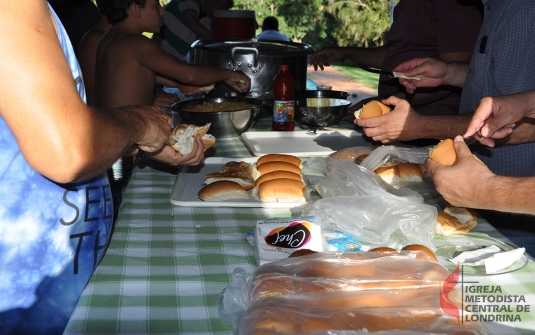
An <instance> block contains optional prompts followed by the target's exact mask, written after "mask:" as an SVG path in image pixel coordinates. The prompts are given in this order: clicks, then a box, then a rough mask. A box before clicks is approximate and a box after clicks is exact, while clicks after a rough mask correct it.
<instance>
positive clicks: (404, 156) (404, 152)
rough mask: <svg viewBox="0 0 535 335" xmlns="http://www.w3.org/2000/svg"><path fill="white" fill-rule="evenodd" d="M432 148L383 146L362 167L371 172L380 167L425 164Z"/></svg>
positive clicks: (373, 152) (367, 158)
mask: <svg viewBox="0 0 535 335" xmlns="http://www.w3.org/2000/svg"><path fill="white" fill-rule="evenodd" d="M430 148H431V147H422V148H404V147H396V146H393V145H383V146H381V147H379V148H377V149H375V150H373V151H372V152H371V153H370V155H369V156H368V157H366V158H365V159H364V160H363V161H362V163H361V165H362V166H363V167H365V168H367V169H368V170H370V171H375V170H377V169H378V168H380V167H389V166H395V165H398V164H399V163H413V164H424V163H425V160H426V159H427V157H428V155H429V149H430Z"/></svg>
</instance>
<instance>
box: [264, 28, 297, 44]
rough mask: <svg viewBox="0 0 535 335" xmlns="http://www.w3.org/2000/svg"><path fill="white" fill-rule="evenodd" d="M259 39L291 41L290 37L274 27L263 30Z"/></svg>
mask: <svg viewBox="0 0 535 335" xmlns="http://www.w3.org/2000/svg"><path fill="white" fill-rule="evenodd" d="M258 39H259V40H271V41H286V42H290V39H289V38H288V37H286V36H284V35H283V34H281V33H280V32H279V31H278V30H273V29H268V30H264V31H263V32H261V33H260V34H258Z"/></svg>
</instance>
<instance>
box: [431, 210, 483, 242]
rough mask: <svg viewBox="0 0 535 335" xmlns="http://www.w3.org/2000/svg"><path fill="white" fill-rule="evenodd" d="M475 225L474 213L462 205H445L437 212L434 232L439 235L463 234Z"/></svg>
mask: <svg viewBox="0 0 535 335" xmlns="http://www.w3.org/2000/svg"><path fill="white" fill-rule="evenodd" d="M475 226H477V215H476V213H475V212H474V211H473V210H471V209H467V208H464V207H454V206H446V208H444V211H439V212H438V217H437V225H436V233H437V234H440V235H445V236H449V235H454V234H464V233H467V232H469V231H470V230H472V229H473V228H474V227H475Z"/></svg>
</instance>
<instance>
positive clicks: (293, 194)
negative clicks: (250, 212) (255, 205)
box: [258, 163, 306, 203]
mask: <svg viewBox="0 0 535 335" xmlns="http://www.w3.org/2000/svg"><path fill="white" fill-rule="evenodd" d="M266 164H267V163H266ZM304 191H305V184H304V183H303V182H302V181H300V180H294V179H287V178H281V179H271V180H268V181H265V182H263V183H262V184H260V186H259V187H258V196H259V197H260V201H262V202H295V203H304V202H306V199H305V195H304Z"/></svg>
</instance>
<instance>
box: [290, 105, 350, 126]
mask: <svg viewBox="0 0 535 335" xmlns="http://www.w3.org/2000/svg"><path fill="white" fill-rule="evenodd" d="M350 104H351V101H348V100H344V99H332V98H301V99H298V100H297V101H296V109H295V121H296V122H298V123H299V124H301V125H303V126H306V127H309V128H323V127H328V126H332V125H335V124H337V123H338V122H340V121H341V120H342V117H343V116H344V115H345V114H346V113H347V110H348V108H349V105H350Z"/></svg>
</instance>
